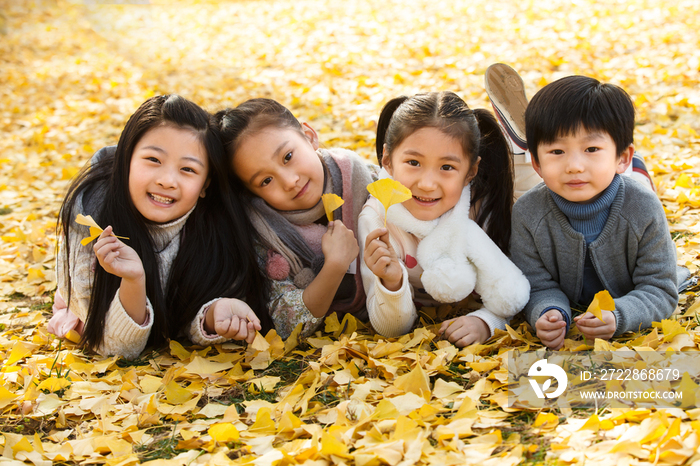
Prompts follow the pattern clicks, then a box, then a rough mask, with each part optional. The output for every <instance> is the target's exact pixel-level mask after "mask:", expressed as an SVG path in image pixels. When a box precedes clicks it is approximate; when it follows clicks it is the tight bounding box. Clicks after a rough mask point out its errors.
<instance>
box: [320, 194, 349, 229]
mask: <svg viewBox="0 0 700 466" xmlns="http://www.w3.org/2000/svg"><path fill="white" fill-rule="evenodd" d="M321 200H322V201H323V208H324V209H325V210H326V217H328V221H329V222H332V221H333V211H334V210H335V209H337V208H338V207H340V206H341V205H343V204H345V201H344V200H343V198H342V197H340V196H338V195H337V194H333V193H329V194H324V195H323V196H321Z"/></svg>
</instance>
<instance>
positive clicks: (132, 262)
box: [93, 226, 145, 280]
mask: <svg viewBox="0 0 700 466" xmlns="http://www.w3.org/2000/svg"><path fill="white" fill-rule="evenodd" d="M93 250H94V251H95V256H97V260H98V261H99V263H100V265H101V266H102V268H103V269H105V271H107V272H108V273H111V274H112V275H116V276H117V277H120V278H123V279H126V280H140V279H142V278H143V277H144V275H145V272H144V271H143V263H142V262H141V258H140V257H139V255H138V254H136V251H134V250H133V249H132V248H130V247H129V246H127V245H126V244H124V243H122V242H121V241H120V240H119V239H118V238H117V237H116V236H114V235H113V234H112V227H111V226H108V227H107V228H105V229H104V231H103V232H102V234H100V236H99V237H98V238H97V241H96V242H95V245H94V246H93Z"/></svg>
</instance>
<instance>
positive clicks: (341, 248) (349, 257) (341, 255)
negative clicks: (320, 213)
mask: <svg viewBox="0 0 700 466" xmlns="http://www.w3.org/2000/svg"><path fill="white" fill-rule="evenodd" d="M321 250H322V251H323V257H324V258H325V263H324V265H325V264H327V265H335V266H337V267H338V268H339V269H342V270H343V271H345V270H347V268H348V267H350V264H352V261H354V260H355V259H357V255H358V254H359V253H360V246H358V245H357V239H355V233H353V232H352V230H348V228H347V227H346V226H345V225H344V224H343V222H341V221H340V220H335V221H333V222H329V223H328V231H326V233H325V234H324V235H323V238H322V239H321Z"/></svg>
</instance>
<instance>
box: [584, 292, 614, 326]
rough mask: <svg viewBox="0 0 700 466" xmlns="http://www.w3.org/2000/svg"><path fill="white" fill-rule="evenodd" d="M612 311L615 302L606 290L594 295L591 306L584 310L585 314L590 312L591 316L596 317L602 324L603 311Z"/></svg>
mask: <svg viewBox="0 0 700 466" xmlns="http://www.w3.org/2000/svg"><path fill="white" fill-rule="evenodd" d="M614 310H615V301H614V300H613V297H612V296H610V293H609V292H608V290H603V291H599V292H598V293H596V294H595V296H594V297H593V301H591V304H590V305H589V306H588V309H586V312H590V313H591V314H593V315H594V316H596V317H597V318H599V319H600V320H601V321H603V322H604V320H603V311H614Z"/></svg>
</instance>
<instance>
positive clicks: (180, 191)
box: [129, 125, 209, 223]
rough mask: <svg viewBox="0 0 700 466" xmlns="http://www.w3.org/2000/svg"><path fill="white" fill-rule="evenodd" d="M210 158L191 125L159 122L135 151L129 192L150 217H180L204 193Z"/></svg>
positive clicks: (163, 219) (164, 219)
mask: <svg viewBox="0 0 700 466" xmlns="http://www.w3.org/2000/svg"><path fill="white" fill-rule="evenodd" d="M208 174H209V161H208V158H207V154H206V151H205V150H204V146H203V145H202V142H201V141H200V138H199V136H198V134H197V133H196V132H195V131H194V130H191V129H186V128H177V127H173V126H167V125H166V126H159V127H157V128H153V129H151V130H149V131H148V132H146V134H144V135H143V137H142V138H141V139H140V140H139V142H138V143H137V144H136V147H135V148H134V152H133V154H132V155H131V164H130V168H129V194H130V196H131V200H132V202H133V203H134V205H135V206H136V209H137V210H138V211H139V212H140V213H141V215H143V216H144V217H145V218H147V219H148V220H150V221H152V222H155V223H168V222H172V221H173V220H176V219H178V218H180V217H182V216H183V215H185V214H186V213H187V212H189V210H190V209H192V207H194V205H195V204H196V203H197V199H199V197H204V191H205V189H206V186H207V184H208V183H207V180H208V178H207V177H208Z"/></svg>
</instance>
